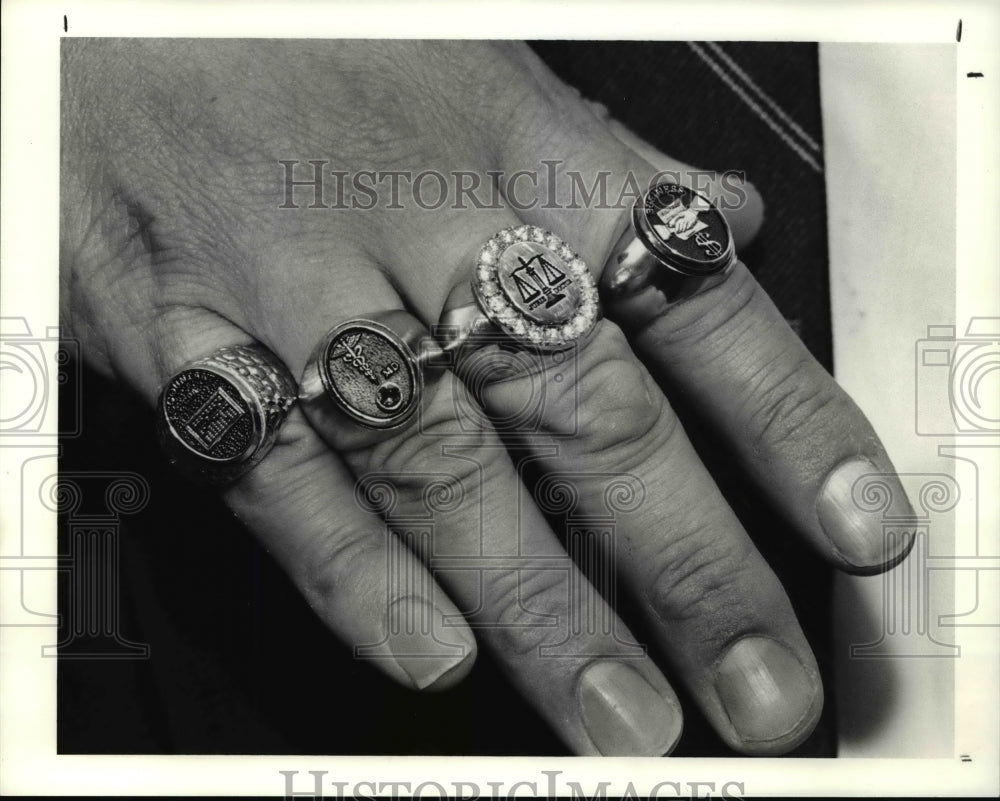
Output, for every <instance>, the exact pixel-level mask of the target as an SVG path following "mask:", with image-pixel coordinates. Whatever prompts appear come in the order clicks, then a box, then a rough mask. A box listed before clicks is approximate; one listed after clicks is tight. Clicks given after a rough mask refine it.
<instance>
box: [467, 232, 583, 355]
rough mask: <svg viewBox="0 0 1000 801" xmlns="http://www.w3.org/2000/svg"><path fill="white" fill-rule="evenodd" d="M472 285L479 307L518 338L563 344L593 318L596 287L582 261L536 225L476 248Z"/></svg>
mask: <svg viewBox="0 0 1000 801" xmlns="http://www.w3.org/2000/svg"><path fill="white" fill-rule="evenodd" d="M472 288H473V293H474V294H475V297H476V300H477V302H478V304H479V306H480V308H481V309H482V311H483V313H484V314H486V316H487V317H488V318H489V319H490V321H491V322H492V323H493V324H495V325H496V326H498V327H499V328H500V329H501V330H502V331H503V332H504V333H505V334H506V335H507V336H509V337H511V338H512V339H514V340H515V341H517V342H519V343H521V344H526V345H530V346H533V347H537V348H541V349H543V350H562V349H565V348H568V347H570V346H571V345H572V344H573V343H574V342H576V341H577V340H578V339H581V338H582V337H583V336H584V335H585V334H587V333H588V332H589V331H590V330H591V329H592V328H593V327H594V325H595V324H596V323H597V318H598V295H597V288H596V286H595V284H594V279H593V277H592V276H591V274H590V271H589V270H588V269H587V265H586V264H584V262H583V260H582V259H580V257H579V256H577V255H576V253H574V252H573V250H572V249H571V248H570V247H569V246H568V245H567V244H566V243H565V242H563V241H562V239H560V238H559V237H558V236H556V235H555V234H552V233H549V232H548V231H545V230H543V229H541V228H537V227H535V226H529V225H522V226H518V227H512V228H506V229H504V230H503V231H501V232H500V233H498V234H497V235H496V236H494V237H492V238H491V239H490V240H489V241H488V242H487V243H486V245H485V246H484V247H483V249H482V250H481V251H480V252H479V256H478V260H477V263H476V270H475V276H474V278H473V285H472Z"/></svg>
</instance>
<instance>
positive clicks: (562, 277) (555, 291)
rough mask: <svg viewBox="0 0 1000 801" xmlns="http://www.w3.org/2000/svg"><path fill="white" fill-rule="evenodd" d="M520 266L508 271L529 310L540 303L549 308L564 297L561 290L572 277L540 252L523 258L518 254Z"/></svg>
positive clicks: (568, 283)
mask: <svg viewBox="0 0 1000 801" xmlns="http://www.w3.org/2000/svg"><path fill="white" fill-rule="evenodd" d="M517 259H518V261H519V262H520V263H521V266H520V267H518V268H517V269H516V270H512V271H511V273H510V277H511V280H512V281H513V282H514V286H516V287H517V291H518V292H519V293H520V294H521V301H522V302H523V303H524V305H525V306H526V307H527V309H528V310H529V311H533V310H534V309H537V308H538V307H539V306H541V305H542V304H544V305H545V308H546V309H551V308H552V307H553V306H555V305H556V304H557V303H558V302H559V301H561V300H563V299H564V298H565V297H566V294H565V293H564V292H562V291H561V290H563V289H565V288H566V287H567V286H569V285H570V284H571V283H572V279H571V278H570V277H569V276H568V275H566V273H565V272H564V271H563V270H560V269H559V268H558V267H557V266H556V265H554V264H553V263H552V262H551V261H549V260H548V259H546V258H545V256H544V255H543V254H541V253H537V254H535V255H534V256H532V257H531V258H530V259H527V260H525V259H524V258H523V257H521V256H518V257H517Z"/></svg>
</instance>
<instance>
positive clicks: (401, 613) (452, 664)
mask: <svg viewBox="0 0 1000 801" xmlns="http://www.w3.org/2000/svg"><path fill="white" fill-rule="evenodd" d="M389 632H390V633H389V642H388V645H389V651H390V652H391V653H392V656H393V659H394V660H395V662H396V664H397V665H399V667H400V668H402V669H403V672H404V673H406V675H407V676H408V677H409V678H410V681H411V682H413V686H414V687H416V689H418V690H426V689H429V688H441V689H443V688H444V687H446V686H450V685H451V684H452V683H454V682H453V681H452V679H453V678H456V677H455V676H453V675H450V674H453V673H455V672H458V671H456V668H458V667H459V666H461V665H463V664H464V663H466V661H467V660H469V659H470V658H471V656H472V655H473V654H474V653H475V650H476V646H475V641H474V640H473V639H472V635H471V632H469V631H468V630H466V629H464V628H457V627H456V628H451V627H448V628H445V626H444V613H443V612H442V611H441V609H439V608H438V607H437V606H435V605H434V604H432V603H431V602H430V601H428V600H427V599H426V598H421V597H419V596H415V595H411V596H407V597H405V598H401V599H399V600H398V601H396V602H395V603H393V605H392V606H391V607H389ZM457 678H460V677H457Z"/></svg>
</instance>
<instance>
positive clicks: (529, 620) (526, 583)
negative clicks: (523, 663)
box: [487, 569, 567, 657]
mask: <svg viewBox="0 0 1000 801" xmlns="http://www.w3.org/2000/svg"><path fill="white" fill-rule="evenodd" d="M565 575H566V574H565V572H564V571H560V570H554V569H553V570H507V571H503V572H502V573H499V572H498V574H497V575H496V576H495V577H494V578H492V579H491V581H490V582H489V586H488V587H487V592H488V593H489V598H490V606H491V607H492V609H491V612H490V617H491V620H492V626H493V633H494V636H495V638H496V641H497V647H498V648H499V649H500V650H501V653H504V654H509V655H511V656H514V657H528V656H532V655H535V654H537V652H538V649H539V648H540V647H541V646H543V645H545V644H546V643H549V642H553V641H556V640H558V638H559V632H561V631H563V630H564V629H565V626H566V620H565V617H566V611H567V610H566V599H567V587H566V583H565V581H566V579H565Z"/></svg>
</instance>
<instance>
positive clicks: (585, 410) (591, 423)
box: [574, 336, 681, 469]
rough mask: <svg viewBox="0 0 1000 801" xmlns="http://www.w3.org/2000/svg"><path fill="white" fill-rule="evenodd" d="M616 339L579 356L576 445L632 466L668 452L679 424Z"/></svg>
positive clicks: (611, 463) (622, 465)
mask: <svg viewBox="0 0 1000 801" xmlns="http://www.w3.org/2000/svg"><path fill="white" fill-rule="evenodd" d="M609 339H610V338H609ZM617 339H618V337H617V336H616V337H615V338H614V339H613V340H611V341H610V344H609V345H605V346H604V347H601V348H595V351H596V352H595V353H593V354H590V353H588V354H587V356H586V357H585V358H584V359H582V360H581V363H580V372H579V378H578V382H579V391H580V397H581V403H580V407H579V411H578V415H579V436H578V439H577V442H576V444H575V445H574V447H578V448H579V449H580V450H581V451H582V452H583V453H585V454H586V455H587V456H588V457H590V458H595V459H598V460H600V462H601V463H602V464H604V465H607V466H610V467H614V468H615V469H630V468H633V467H637V466H639V465H642V464H644V463H645V462H647V461H648V460H649V459H650V458H651V457H652V455H653V454H655V453H668V452H669V449H670V443H671V440H673V439H674V437H675V436H676V435H677V434H678V433H679V432H680V430H681V429H680V423H679V421H678V419H677V415H676V414H675V413H674V411H673V409H671V408H670V405H669V404H668V403H667V401H666V398H665V397H664V396H663V393H662V392H660V391H659V388H658V387H657V386H656V385H655V384H654V383H653V381H652V379H651V378H650V376H649V374H648V373H647V372H646V370H645V368H644V367H643V366H642V365H641V364H640V363H639V362H638V361H637V360H636V359H635V358H634V357H633V356H632V355H631V353H630V352H628V350H627V346H626V345H624V342H623V341H622V342H621V343H619V342H618V341H617ZM595 344H596V343H595ZM588 350H589V348H588Z"/></svg>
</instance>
